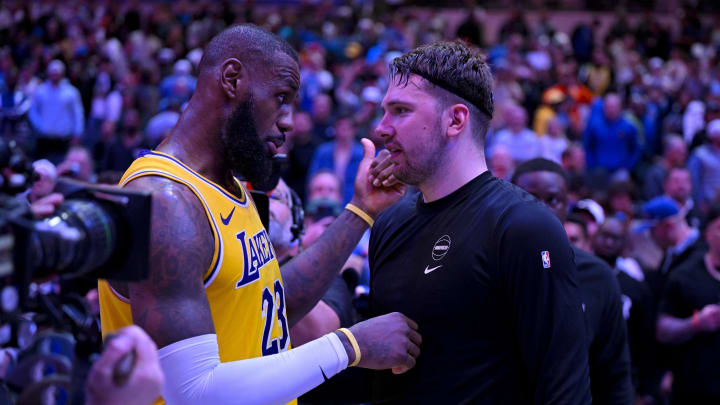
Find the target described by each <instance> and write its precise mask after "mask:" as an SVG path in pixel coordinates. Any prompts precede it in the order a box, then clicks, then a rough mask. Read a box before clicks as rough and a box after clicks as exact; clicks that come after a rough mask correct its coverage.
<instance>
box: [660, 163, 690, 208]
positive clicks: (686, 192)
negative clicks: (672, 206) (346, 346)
mask: <svg viewBox="0 0 720 405" xmlns="http://www.w3.org/2000/svg"><path fill="white" fill-rule="evenodd" d="M663 188H664V189H665V194H667V195H669V196H670V197H671V198H672V199H673V200H675V201H677V202H679V203H680V204H685V201H687V199H688V198H690V193H691V192H692V181H691V180H690V171H688V170H687V169H684V168H674V169H671V170H670V173H668V175H667V179H665V184H664V185H663Z"/></svg>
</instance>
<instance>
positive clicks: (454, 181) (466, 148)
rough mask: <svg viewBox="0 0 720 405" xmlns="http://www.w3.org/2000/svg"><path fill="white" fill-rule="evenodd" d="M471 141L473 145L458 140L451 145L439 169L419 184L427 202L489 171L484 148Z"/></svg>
mask: <svg viewBox="0 0 720 405" xmlns="http://www.w3.org/2000/svg"><path fill="white" fill-rule="evenodd" d="M470 142H472V145H468V144H467V142H466V143H463V142H457V143H456V144H455V145H452V146H449V148H451V149H450V150H449V152H450V153H447V154H446V158H445V160H444V161H443V162H441V163H440V167H439V168H438V170H436V171H435V173H434V174H433V175H432V176H430V178H428V179H427V180H426V181H424V182H423V183H422V184H419V185H418V188H419V189H420V191H421V192H422V194H423V198H424V200H425V202H432V201H436V200H439V199H441V198H443V197H445V196H447V195H449V194H450V193H452V192H453V191H455V190H457V189H459V188H460V187H462V186H464V185H465V184H467V183H469V182H470V181H471V180H472V179H474V178H475V177H477V176H479V175H480V174H481V173H483V172H485V171H487V164H486V163H485V154H484V153H483V151H482V148H479V147H478V146H477V145H475V143H474V141H472V140H471V141H470Z"/></svg>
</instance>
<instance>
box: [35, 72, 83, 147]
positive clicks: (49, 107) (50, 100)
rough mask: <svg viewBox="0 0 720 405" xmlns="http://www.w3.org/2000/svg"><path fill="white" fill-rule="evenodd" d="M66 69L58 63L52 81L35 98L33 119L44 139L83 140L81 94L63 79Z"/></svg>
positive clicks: (47, 82)
mask: <svg viewBox="0 0 720 405" xmlns="http://www.w3.org/2000/svg"><path fill="white" fill-rule="evenodd" d="M64 73H65V66H64V65H63V63H62V62H60V61H59V60H54V61H52V62H51V63H50V65H49V67H48V80H47V81H45V82H44V83H43V84H41V85H40V86H39V87H38V89H37V91H36V92H35V95H34V96H33V100H32V104H31V106H30V111H29V118H30V122H31V123H32V125H33V127H34V128H35V130H36V131H38V132H39V135H40V136H41V137H45V138H61V139H70V138H73V137H75V138H77V137H79V136H80V135H81V134H82V132H83V129H84V124H85V117H84V111H83V105H82V100H81V99H80V92H78V89H76V88H75V87H74V86H73V85H72V84H70V82H69V81H67V80H66V79H63V75H64Z"/></svg>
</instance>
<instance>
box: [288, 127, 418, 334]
mask: <svg viewBox="0 0 720 405" xmlns="http://www.w3.org/2000/svg"><path fill="white" fill-rule="evenodd" d="M362 143H363V147H364V148H365V153H364V156H363V159H362V161H361V162H360V167H359V168H358V172H357V175H356V177H355V195H354V196H353V199H352V201H351V203H352V204H354V205H356V206H357V207H359V208H360V209H362V210H363V211H365V212H366V213H368V214H369V215H370V216H371V217H373V218H375V217H376V216H377V215H378V214H379V213H380V212H381V211H382V210H383V209H385V208H387V207H389V206H390V205H392V204H394V203H395V202H396V201H398V200H399V199H400V197H402V196H403V194H404V193H405V188H404V186H403V185H401V184H396V185H394V186H392V187H385V188H377V187H373V185H372V184H371V180H370V179H371V177H370V173H369V172H370V167H371V165H372V164H373V158H374V157H375V146H374V145H373V143H372V142H370V140H369V139H363V140H362ZM373 178H374V177H373ZM367 228H368V224H367V223H366V222H365V221H364V220H363V219H362V218H360V217H358V216H357V215H355V214H353V213H351V212H350V211H347V210H345V211H343V212H342V213H341V214H340V216H339V217H338V218H337V219H336V220H335V222H333V223H332V224H331V225H330V226H329V227H328V228H327V229H326V230H325V233H323V235H322V236H321V237H320V239H318V240H317V241H316V242H315V243H314V244H313V245H312V246H310V248H309V249H308V250H306V251H304V252H302V253H301V254H299V255H298V256H297V257H295V258H294V259H293V260H292V261H290V262H289V263H288V264H286V265H285V266H283V267H282V269H281V272H282V277H283V284H284V285H285V302H286V308H287V314H288V321H289V323H290V326H293V325H295V324H296V323H297V322H298V321H299V320H300V319H302V318H303V316H305V314H307V313H308V312H309V311H310V310H311V309H312V308H313V307H314V306H315V304H316V303H317V302H318V300H320V298H321V297H322V296H323V294H325V292H326V291H327V289H328V288H329V287H330V284H332V281H333V280H334V279H335V277H337V275H338V273H339V272H340V270H341V268H340V266H342V265H343V263H345V261H346V260H347V258H348V257H349V256H350V253H352V250H353V249H354V248H355V246H356V245H357V243H358V241H359V240H360V238H361V237H362V235H363V233H364V232H365V230H366V229H367Z"/></svg>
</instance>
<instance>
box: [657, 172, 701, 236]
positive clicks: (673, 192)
mask: <svg viewBox="0 0 720 405" xmlns="http://www.w3.org/2000/svg"><path fill="white" fill-rule="evenodd" d="M663 191H664V192H665V195H666V196H668V197H670V198H672V199H673V200H674V201H675V202H676V203H677V204H678V207H680V209H681V210H682V212H684V213H685V219H686V220H687V222H688V224H690V226H691V227H693V228H700V226H701V225H704V221H705V214H704V213H703V212H702V210H700V209H699V207H698V206H697V205H696V204H695V200H693V198H692V180H691V179H690V171H689V170H688V169H686V168H685V167H673V168H670V169H669V170H668V171H667V175H666V177H665V183H663Z"/></svg>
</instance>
